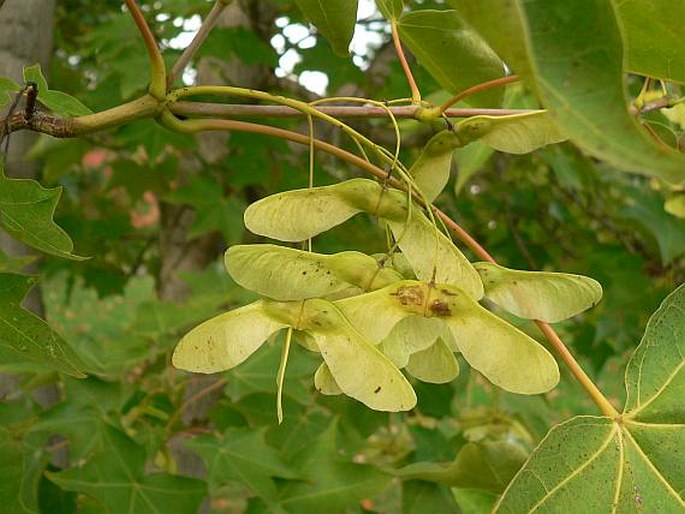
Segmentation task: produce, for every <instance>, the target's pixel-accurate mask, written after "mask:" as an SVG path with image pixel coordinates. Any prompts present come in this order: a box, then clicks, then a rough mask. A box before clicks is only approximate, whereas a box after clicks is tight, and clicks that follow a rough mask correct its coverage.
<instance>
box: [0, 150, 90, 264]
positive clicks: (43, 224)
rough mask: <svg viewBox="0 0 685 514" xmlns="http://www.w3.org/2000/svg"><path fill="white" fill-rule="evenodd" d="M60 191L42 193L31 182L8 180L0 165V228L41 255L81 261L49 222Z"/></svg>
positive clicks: (52, 221)
mask: <svg viewBox="0 0 685 514" xmlns="http://www.w3.org/2000/svg"><path fill="white" fill-rule="evenodd" d="M61 194H62V188H61V187H56V188H53V189H46V188H44V187H43V186H41V185H40V184H39V183H38V182H36V181H35V180H29V179H12V178H7V177H6V176H5V174H4V168H3V164H2V163H0V226H1V227H2V228H3V229H4V230H5V231H6V232H7V233H8V234H9V235H11V236H12V237H14V238H16V239H18V240H19V241H21V242H23V243H25V244H27V245H28V246H30V247H32V248H35V249H36V250H40V251H42V252H45V253H49V254H52V255H57V256H59V257H66V258H67V259H73V260H83V259H84V257H79V256H78V255H74V254H73V253H72V250H73V249H74V243H73V242H72V241H71V238H70V237H69V236H68V235H67V233H66V232H65V231H64V230H62V229H61V228H60V227H59V226H58V225H57V224H56V223H55V222H54V220H53V216H54V215H55V207H56V206H57V202H58V201H59V197H60V195H61Z"/></svg>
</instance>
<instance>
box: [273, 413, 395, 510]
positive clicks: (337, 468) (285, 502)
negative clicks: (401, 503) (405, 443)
mask: <svg viewBox="0 0 685 514" xmlns="http://www.w3.org/2000/svg"><path fill="white" fill-rule="evenodd" d="M337 432H338V427H337V424H336V423H335V422H333V423H331V424H330V425H329V427H328V428H327V429H326V430H325V431H324V432H323V433H321V435H320V436H319V437H318V438H317V439H316V440H315V441H313V442H312V443H311V445H310V446H309V447H308V448H307V449H305V450H304V451H303V452H302V453H301V454H300V456H299V459H297V460H298V462H297V466H296V469H298V470H299V471H300V473H301V474H302V476H303V478H304V480H303V481H300V482H290V483H288V485H286V486H285V487H284V488H283V490H282V493H281V495H280V504H281V505H282V506H283V507H285V509H286V510H287V511H288V512H293V513H295V512H296V513H298V514H306V513H309V512H312V513H320V512H347V510H351V509H352V508H353V507H354V506H356V505H359V503H360V502H361V501H362V500H363V499H365V498H372V497H374V496H375V495H376V494H378V493H379V492H380V491H382V490H383V489H384V488H385V487H387V485H388V482H389V480H390V477H389V476H387V475H384V474H383V473H381V472H379V471H378V470H376V469H374V468H372V467H371V466H368V465H363V464H355V463H353V462H352V461H351V459H345V458H344V457H342V456H341V454H340V452H339V451H338V445H337V444H336V434H337Z"/></svg>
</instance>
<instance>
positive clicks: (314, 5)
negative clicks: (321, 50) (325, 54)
mask: <svg viewBox="0 0 685 514" xmlns="http://www.w3.org/2000/svg"><path fill="white" fill-rule="evenodd" d="M295 4H297V7H298V8H299V9H300V11H302V13H303V14H304V15H305V17H306V18H307V19H308V20H309V21H310V23H311V24H312V25H314V26H315V27H316V28H317V29H319V31H320V32H321V34H323V36H324V37H325V38H326V39H328V41H329V42H330V43H331V47H333V51H334V52H335V53H336V54H338V55H340V56H346V55H348V54H349V46H350V41H352V35H353V34H354V26H355V24H356V23H357V0H326V1H325V2H324V1H322V0H295Z"/></svg>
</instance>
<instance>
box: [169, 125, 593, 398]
mask: <svg viewBox="0 0 685 514" xmlns="http://www.w3.org/2000/svg"><path fill="white" fill-rule="evenodd" d="M434 139H435V138H434ZM430 148H431V145H430V143H429V146H428V147H427V149H426V150H424V154H423V155H422V156H421V157H420V158H419V160H418V161H417V163H416V164H415V165H414V166H413V167H412V169H411V170H410V172H411V175H412V176H413V178H414V180H415V181H416V183H418V186H419V188H420V189H421V191H423V192H424V194H425V192H426V191H429V192H430V193H429V194H428V195H425V196H427V197H428V198H427V200H428V201H429V202H430V201H432V200H433V199H434V198H435V196H437V194H439V192H440V190H441V189H442V187H444V185H445V182H446V178H444V172H443V173H441V176H440V177H438V178H436V177H435V176H434V175H435V174H434V173H429V172H428V171H431V170H435V169H436V166H434V164H435V163H434V162H431V160H430V159H428V158H427V157H426V154H427V153H428V157H431V155H430ZM441 150H442V147H441ZM442 153H446V152H436V155H437V154H440V155H442ZM422 163H424V164H425V163H427V164H431V166H426V169H427V170H428V171H426V170H424V169H423V168H424V166H420V165H421V164H422ZM438 168H440V169H443V168H444V166H442V167H440V166H438ZM361 212H366V213H368V214H371V215H373V216H375V217H376V218H378V220H379V222H380V223H383V224H385V225H387V227H388V229H389V230H390V231H391V232H392V235H393V237H394V240H395V241H396V247H397V248H398V250H397V251H392V252H389V253H388V254H382V255H376V256H370V255H366V254H363V253H360V252H355V251H349V252H341V253H337V254H333V255H324V254H319V253H313V252H307V251H303V250H297V249H294V248H288V247H283V246H277V245H271V244H255V245H238V246H233V247H231V248H229V249H228V251H227V252H226V259H225V262H226V268H227V269H228V272H229V274H230V275H231V276H232V277H233V279H234V280H235V281H236V282H237V283H238V284H240V285H241V286H243V287H245V288H247V289H250V290H252V291H255V292H256V293H258V294H260V295H261V296H262V297H263V299H261V300H259V301H257V302H254V303H252V304H250V305H246V306H244V307H241V308H238V309H236V310H232V311H229V312H227V313H224V314H221V315H219V316H217V317H215V318H213V319H211V320H208V321H206V322H204V323H202V324H201V325H199V326H198V327H196V328H195V329H193V330H192V331H191V332H189V333H188V334H187V335H186V336H185V337H184V338H183V339H182V340H181V342H180V343H179V345H178V347H177V348H176V351H175V353H174V358H173V363H174V365H175V366H176V367H178V368H181V369H185V370H189V371H196V372H202V373H214V372H218V371H223V370H226V369H230V368H232V367H234V366H237V365H238V364H240V363H241V362H243V361H244V360H245V359H247V358H248V357H249V356H250V355H251V354H252V353H253V352H255V351H256V350H257V349H258V348H259V347H260V346H261V345H262V344H263V343H264V341H266V340H267V339H268V338H269V337H271V336H272V335H274V334H275V333H277V332H279V331H281V330H283V329H290V330H292V331H293V332H292V333H293V334H294V339H295V340H296V341H297V342H298V343H300V344H301V345H302V346H304V347H306V348H307V349H309V350H312V351H315V352H318V353H320V354H321V357H322V363H321V365H320V366H319V368H318V370H317V371H316V373H315V376H314V382H315V386H316V389H317V390H318V391H320V392H321V393H323V394H340V393H344V394H346V395H348V396H350V397H352V398H355V399H357V400H359V401H361V402H363V403H364V404H366V405H367V406H369V407H370V408H372V409H377V410H387V411H400V410H408V409H411V408H412V407H413V406H414V405H415V403H416V395H415V393H414V390H413V388H412V387H411V385H410V383H409V382H408V381H407V379H406V378H405V375H404V374H403V373H402V372H401V371H400V370H401V369H404V370H405V371H406V373H408V374H409V375H411V376H413V377H415V378H416V379H419V380H423V381H426V382H432V383H444V382H448V381H450V380H453V379H454V378H455V377H456V376H457V374H458V373H459V366H458V361H457V359H456V357H455V352H458V353H461V354H462V356H463V357H464V359H465V360H466V362H468V364H469V365H470V366H471V367H473V368H474V369H476V370H478V371H479V372H480V373H481V374H482V375H483V376H485V377H486V378H487V379H488V380H489V381H490V382H492V383H493V384H495V385H496V386H498V387H501V388H503V389H505V390H507V391H511V392H515V393H521V394H536V393H542V392H545V391H548V390H550V389H551V388H553V387H554V386H555V385H556V384H557V382H558V380H559V370H558V367H557V364H556V362H555V360H554V358H553V357H552V356H551V355H550V353H549V352H548V351H547V350H546V349H545V348H544V347H543V346H541V345H540V344H539V343H538V342H536V341H535V340H534V339H532V338H531V337H530V336H528V335H526V334H525V333H523V332H522V331H520V330H519V329H517V328H516V327H514V326H512V325H511V324H509V323H508V322H506V321H505V320H503V319H502V318H500V317H498V316H497V315H495V314H494V313H492V312H490V311H489V310H487V309H485V308H484V307H482V306H481V305H480V304H479V301H481V300H482V299H484V298H485V299H487V300H489V301H490V302H492V303H494V304H495V305H497V306H499V307H500V308H502V309H504V310H506V311H509V312H511V313H512V314H515V315H516V316H519V317H522V318H527V319H537V320H541V321H546V322H556V321H560V320H562V319H566V318H568V317H571V316H574V315H575V314H577V313H579V312H581V311H583V310H585V309H587V308H589V307H591V306H593V305H594V304H596V303H597V302H598V301H599V299H600V297H601V294H602V290H601V287H600V285H599V284H598V283H597V282H596V281H594V280H592V279H590V278H587V277H582V276H578V275H570V274H565V273H549V272H531V271H517V270H511V269H507V268H503V267H501V266H498V265H496V264H492V263H488V262H479V263H471V262H469V261H468V259H466V257H465V256H464V255H463V254H462V253H461V251H460V250H459V249H458V248H457V247H456V246H455V245H454V244H453V242H452V241H451V240H450V238H449V237H447V236H446V235H445V234H444V233H443V232H441V231H440V230H439V229H438V228H437V227H436V225H435V224H434V223H432V222H431V220H430V219H429V217H428V216H427V215H426V213H425V211H423V210H422V208H421V207H419V206H418V205H417V204H416V203H414V202H413V200H412V199H411V197H410V196H409V195H408V194H407V193H406V192H403V191H400V190H398V189H392V188H387V187H384V186H382V185H381V184H379V183H377V182H375V181H373V180H367V179H352V180H348V181H345V182H342V183H339V184H336V185H332V186H325V187H315V188H309V189H301V190H294V191H287V192H284V193H279V194H276V195H273V196H270V197H267V198H264V199H262V200H260V201H258V202H256V203H254V204H252V205H251V206H250V207H249V208H248V209H247V210H246V212H245V225H246V226H247V228H248V229H249V230H250V231H252V232H254V233H256V234H259V235H263V236H266V237H270V238H272V239H277V240H280V241H287V242H299V241H305V240H307V239H309V238H312V237H314V236H316V235H317V234H320V233H322V232H324V231H326V230H328V229H330V228H332V227H334V226H336V225H339V224H341V223H343V222H344V221H346V220H347V219H349V218H350V217H352V216H354V215H355V214H358V213H361Z"/></svg>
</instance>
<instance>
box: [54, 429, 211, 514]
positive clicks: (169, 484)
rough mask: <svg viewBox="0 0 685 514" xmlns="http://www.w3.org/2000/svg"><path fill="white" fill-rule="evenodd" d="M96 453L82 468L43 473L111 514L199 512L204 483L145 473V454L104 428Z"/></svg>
mask: <svg viewBox="0 0 685 514" xmlns="http://www.w3.org/2000/svg"><path fill="white" fill-rule="evenodd" d="M95 437H97V438H98V444H97V449H96V451H95V452H94V454H93V456H92V457H91V458H90V459H89V460H88V461H87V462H86V464H85V465H83V466H81V467H74V468H71V469H68V470H66V471H62V472H59V473H46V475H47V476H48V478H49V479H50V480H52V481H53V482H55V483H56V484H57V485H58V486H60V487H61V488H62V489H66V490H67V491H77V492H80V493H83V494H86V495H88V496H91V497H92V498H94V499H95V500H97V501H98V502H100V503H101V504H102V505H103V506H104V507H105V508H106V509H107V512H111V513H114V514H166V513H168V512H197V509H198V506H199V505H200V502H201V501H202V499H203V498H204V496H205V483H204V482H202V481H200V480H195V479H192V478H185V477H181V476H176V475H170V474H167V473H153V474H146V473H145V460H146V453H145V450H144V449H143V448H142V447H141V446H139V445H137V444H136V443H134V442H133V441H132V440H131V439H129V438H128V437H127V436H126V435H125V434H124V433H123V432H121V431H119V430H117V429H115V428H114V427H111V426H109V425H106V424H102V425H101V428H100V430H99V433H98V434H97V435H96V436H95Z"/></svg>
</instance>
